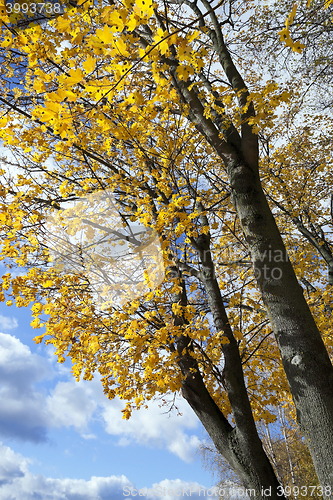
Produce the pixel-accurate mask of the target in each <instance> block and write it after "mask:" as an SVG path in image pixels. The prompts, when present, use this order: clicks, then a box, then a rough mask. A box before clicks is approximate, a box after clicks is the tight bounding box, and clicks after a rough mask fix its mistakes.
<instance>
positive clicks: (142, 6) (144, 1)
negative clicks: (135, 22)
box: [133, 0, 154, 17]
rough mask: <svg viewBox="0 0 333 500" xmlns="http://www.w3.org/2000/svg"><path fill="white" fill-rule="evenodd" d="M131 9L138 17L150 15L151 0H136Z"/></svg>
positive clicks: (151, 9) (152, 12)
mask: <svg viewBox="0 0 333 500" xmlns="http://www.w3.org/2000/svg"><path fill="white" fill-rule="evenodd" d="M133 11H134V12H135V14H137V15H138V16H140V17H151V16H152V15H153V14H154V9H153V1H152V0H136V2H135V5H134V8H133Z"/></svg>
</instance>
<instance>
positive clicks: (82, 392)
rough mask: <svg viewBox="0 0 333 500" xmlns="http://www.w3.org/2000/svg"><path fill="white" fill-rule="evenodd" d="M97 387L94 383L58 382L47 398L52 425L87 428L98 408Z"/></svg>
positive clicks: (78, 428)
mask: <svg viewBox="0 0 333 500" xmlns="http://www.w3.org/2000/svg"><path fill="white" fill-rule="evenodd" d="M95 388H96V384H93V383H91V384H90V385H89V384H87V383H84V382H79V383H78V382H74V381H71V382H58V383H57V385H56V387H55V389H54V390H53V391H51V395H50V396H48V397H47V400H46V406H47V410H48V412H49V414H50V417H51V422H52V425H53V426H55V427H69V426H74V427H75V428H76V429H77V430H79V431H80V430H84V429H86V428H87V426H88V423H89V421H90V420H91V418H92V416H93V414H94V412H95V411H96V409H97V402H96V395H95V394H94V392H95V391H94V389H95Z"/></svg>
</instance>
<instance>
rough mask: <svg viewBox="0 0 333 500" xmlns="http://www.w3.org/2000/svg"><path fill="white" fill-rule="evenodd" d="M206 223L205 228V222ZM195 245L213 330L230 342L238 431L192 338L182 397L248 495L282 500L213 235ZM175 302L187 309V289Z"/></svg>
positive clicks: (182, 360) (186, 343) (230, 384)
mask: <svg viewBox="0 0 333 500" xmlns="http://www.w3.org/2000/svg"><path fill="white" fill-rule="evenodd" d="M203 223H204V225H205V223H206V221H204V222H203ZM195 245H196V247H197V251H198V253H199V256H200V260H201V264H202V271H201V272H200V273H199V274H200V279H201V281H202V283H203V285H204V288H205V291H206V294H207V298H208V304H209V308H210V311H211V314H212V316H213V320H214V325H215V327H216V330H217V331H223V333H224V335H225V337H226V338H227V340H228V343H226V344H224V345H223V356H224V368H223V385H224V387H225V390H226V393H227V395H228V399H229V402H230V406H231V409H232V414H233V419H234V426H232V425H231V424H230V423H229V421H228V420H227V418H226V417H225V416H224V415H223V413H222V411H221V410H220V408H219V407H218V405H217V404H216V403H215V401H214V400H213V399H212V397H211V396H210V394H209V392H208V390H207V387H206V385H205V383H204V381H203V378H202V375H201V373H200V369H199V366H198V363H197V361H196V359H195V358H194V357H192V355H191V354H192V349H191V339H190V338H189V337H187V336H181V337H180V338H179V339H178V342H177V350H178V354H179V358H178V359H179V361H178V364H179V366H180V368H181V371H182V373H183V375H184V381H183V386H182V393H183V396H184V398H185V399H186V401H187V402H188V403H189V404H190V406H191V408H192V409H193V410H194V412H195V413H196V415H197V416H198V418H199V419H200V421H201V422H202V424H203V425H204V427H205V429H206V431H207V432H208V434H209V435H210V437H211V439H212V441H213V443H214V444H215V447H216V449H217V450H218V451H219V452H220V453H221V455H222V456H223V457H224V458H225V459H226V460H227V461H228V463H229V464H230V466H231V467H232V468H233V470H234V471H235V472H236V474H237V475H238V477H239V479H240V481H241V482H242V484H243V486H244V487H245V488H246V489H249V490H251V491H250V492H249V493H248V495H249V496H250V497H252V496H254V495H255V496H256V497H259V498H263V499H264V498H270V499H278V498H281V489H280V488H279V487H280V483H279V481H278V479H277V477H276V475H275V472H274V469H273V467H272V465H271V463H270V461H269V459H268V457H267V455H266V453H265V451H264V449H263V446H262V443H261V440H260V438H259V435H258V431H257V428H256V425H255V422H254V418H253V414H252V410H251V405H250V401H249V397H248V393H247V390H246V386H245V381H244V374H243V368H242V362H241V358H240V354H239V348H238V345H237V342H236V339H235V337H234V335H233V333H232V330H231V327H230V323H229V320H228V317H227V314H226V311H225V307H224V304H223V300H222V295H221V291H220V288H219V286H218V283H217V280H216V278H215V272H214V264H213V261H212V258H211V252H210V236H209V235H206V236H204V235H202V236H201V237H200V244H199V243H198V240H197V241H196V242H195ZM175 300H176V301H177V302H178V301H179V302H180V303H181V304H182V305H183V306H185V305H186V304H187V297H186V290H185V286H184V284H183V292H182V294H181V295H180V296H178V297H177V298H176V299H175ZM174 322H175V325H176V326H179V325H181V324H185V323H186V320H185V319H184V318H182V317H179V316H178V317H175V319H174Z"/></svg>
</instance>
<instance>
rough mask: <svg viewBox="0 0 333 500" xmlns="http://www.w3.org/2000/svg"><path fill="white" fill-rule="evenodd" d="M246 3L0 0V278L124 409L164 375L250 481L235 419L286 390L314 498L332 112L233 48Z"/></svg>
mask: <svg viewBox="0 0 333 500" xmlns="http://www.w3.org/2000/svg"><path fill="white" fill-rule="evenodd" d="M57 5H58V4H57ZM255 7H256V2H251V1H247V2H242V1H232V2H224V1H221V2H219V3H214V2H209V1H207V0H203V1H202V2H201V3H200V4H198V3H197V2H195V1H194V2H191V1H190V0H185V1H183V0H182V1H177V0H172V1H168V0H164V1H161V2H153V1H152V0H136V1H133V0H125V1H124V2H113V3H112V4H111V5H110V4H107V3H104V2H103V1H102V0H101V1H96V2H93V1H92V0H88V1H81V2H78V3H77V4H74V3H69V4H67V5H66V6H65V11H64V12H62V11H61V9H60V8H59V7H54V11H52V9H51V12H50V16H49V17H50V20H49V22H47V23H43V24H39V23H38V22H36V23H35V24H30V25H28V27H27V28H26V27H25V24H26V22H27V19H28V20H31V19H32V18H33V16H34V13H33V12H26V13H24V12H23V13H22V12H21V11H19V12H17V13H10V12H9V10H10V9H8V7H6V5H5V4H4V3H3V4H2V8H1V9H2V10H1V16H2V34H3V38H2V43H1V59H2V60H1V63H2V65H1V73H0V78H1V82H2V88H3V93H2V95H1V97H0V102H1V105H2V109H3V113H2V118H1V120H0V127H1V130H0V136H1V139H2V141H3V144H4V145H5V146H6V148H7V149H8V150H10V152H11V153H10V154H8V155H7V159H4V160H3V170H2V184H1V186H2V187H1V196H2V211H1V219H2V224H3V226H2V243H3V244H2V258H3V259H4V260H5V262H7V263H8V266H9V267H11V266H14V265H16V266H21V267H23V268H24V269H25V273H20V274H19V275H17V274H16V275H15V274H14V275H11V273H10V272H8V273H7V274H5V275H4V276H3V277H2V295H1V299H2V300H6V298H5V296H6V295H7V296H9V300H8V301H7V304H8V305H11V303H12V301H13V300H15V302H16V305H17V306H19V307H21V306H29V305H30V304H32V312H33V316H34V320H33V322H32V325H33V326H34V327H35V328H39V327H45V329H46V333H43V334H42V335H40V336H38V337H37V338H36V341H37V342H40V341H41V340H42V339H43V338H45V341H46V342H47V343H51V344H53V345H54V346H55V348H56V353H57V354H58V357H59V361H60V362H61V361H63V360H64V356H69V357H70V359H71V360H72V363H73V374H74V376H75V377H76V378H79V377H80V376H81V375H82V376H83V377H84V378H85V379H87V380H89V379H91V378H92V377H93V375H94V373H95V372H96V371H98V372H99V374H100V375H101V379H102V383H103V385H104V389H105V393H106V395H107V396H108V397H109V398H110V399H112V398H114V397H116V396H117V397H120V398H121V399H123V400H125V401H126V402H127V403H126V408H125V410H124V417H125V418H128V417H129V416H130V413H131V411H132V410H133V409H134V408H140V407H141V406H143V405H145V403H146V401H148V400H150V399H152V398H153V397H158V396H159V395H162V396H163V395H165V394H168V393H170V392H177V391H181V393H182V395H183V397H184V398H185V399H186V400H187V401H188V403H189V404H190V406H191V407H192V408H193V410H194V411H195V413H196V414H197V416H198V417H199V419H200V420H201V422H202V424H203V425H204V427H205V429H206V430H207V432H208V434H209V435H210V436H211V438H212V440H213V442H214V445H215V447H216V449H217V450H218V451H219V453H221V455H222V456H223V457H224V458H225V459H226V460H227V461H228V463H229V464H230V466H231V467H232V468H233V470H234V471H235V473H236V474H237V475H238V477H239V478H240V481H241V482H242V484H243V485H244V486H245V487H246V488H251V489H252V488H253V489H254V490H255V492H256V495H257V496H258V497H263V496H264V494H263V491H264V490H267V489H270V488H271V494H270V495H268V496H269V497H270V498H278V497H279V498H281V497H282V496H283V492H282V491H281V489H280V488H279V481H278V478H277V477H276V474H275V472H274V469H273V467H272V464H271V462H270V460H269V458H268V457H267V454H266V453H265V451H264V449H263V445H262V442H261V440H260V437H259V435H258V432H257V428H256V424H255V422H256V420H259V419H263V420H264V421H266V422H267V423H268V422H270V421H272V420H274V418H275V417H274V414H272V413H271V411H270V410H269V408H270V407H271V406H272V405H275V404H277V403H278V401H279V400H280V399H281V398H282V399H285V398H286V397H289V396H288V394H291V395H292V397H293V400H294V403H295V406H296V410H297V419H298V424H299V427H300V429H301V431H302V433H303V435H304V437H305V440H306V442H307V444H308V446H309V449H310V452H311V455H312V458H313V461H314V464H315V467H316V470H317V473H318V477H319V479H320V482H321V484H322V486H323V487H324V494H325V495H326V496H327V497H330V496H331V489H330V488H332V487H333V484H332V477H331V474H332V473H331V471H332V464H333V433H332V429H333V390H332V389H333V369H332V365H331V362H330V358H329V354H330V353H331V350H332V337H331V331H332V329H331V315H330V312H331V305H330V293H331V289H330V287H331V278H330V276H331V273H330V266H331V260H330V259H331V249H332V244H331V233H330V227H331V226H330V225H331V222H332V221H331V219H330V207H329V205H328V203H327V202H328V200H329V198H330V196H331V192H332V186H331V176H330V170H331V161H332V158H331V153H330V139H331V136H332V123H331V121H330V119H329V117H327V116H317V115H315V114H314V113H313V112H310V111H307V107H306V105H305V104H304V106H303V107H302V106H301V99H300V82H299V81H296V82H294V81H287V78H286V79H285V81H275V80H273V79H267V75H266V74H265V69H266V68H265V60H266V59H265V58H266V52H265V50H264V48H263V49H262V55H261V56H260V61H261V68H259V67H258V64H257V60H258V59H256V58H254V57H253V56H252V52H251V50H249V51H247V49H246V44H245V43H243V41H244V40H243V37H244V33H246V30H248V31H247V33H246V34H247V36H250V35H251V29H252V28H251V26H252V24H251V22H250V20H251V15H252V14H253V13H254V11H255ZM287 14H288V12H287ZM29 16H30V17H29ZM23 21H24V22H23ZM22 23H23V24H22ZM23 28H24V29H23ZM294 48H295V47H294ZM284 50H286V48H285V49H284ZM289 50H290V48H289ZM295 50H296V53H297V50H298V49H297V47H296V49H295ZM300 116H301V117H304V116H306V117H307V118H306V126H304V125H302V124H301V125H300V123H299V117H300ZM318 198H319V199H318ZM314 201H315V204H314ZM154 242H155V243H154ZM154 245H155V246H154ZM152 246H153V247H154V250H151V249H152ZM159 246H160V248H161V250H159ZM123 249H125V250H126V252H123V251H122V250H123ZM128 256H129V258H128V259H127V257H128ZM126 259H127V260H126ZM125 261H126V265H125V264H123V265H122V263H123V262H125ZM161 262H162V264H161ZM327 266H328V268H329V272H328V274H327V272H326V268H327ZM139 268H141V269H142V272H141V271H139ZM324 269H325V271H323V270H324ZM140 272H141V274H140ZM114 273H116V275H117V276H118V278H117V279H115V278H114ZM121 273H123V274H121ZM161 275H162V278H161ZM119 276H120V278H119ZM121 276H122V277H121ZM121 280H122V281H121ZM133 290H134V291H133ZM325 344H326V347H325ZM289 391H290V393H289Z"/></svg>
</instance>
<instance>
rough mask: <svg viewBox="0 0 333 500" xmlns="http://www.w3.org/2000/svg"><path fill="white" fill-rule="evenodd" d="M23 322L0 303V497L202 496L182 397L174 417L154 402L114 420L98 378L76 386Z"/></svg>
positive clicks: (198, 429) (25, 318) (204, 481)
mask: <svg viewBox="0 0 333 500" xmlns="http://www.w3.org/2000/svg"><path fill="white" fill-rule="evenodd" d="M1 270H3V273H1V274H4V272H6V271H5V269H4V268H3V267H2V268H1ZM30 321H31V318H30V310H29V309H23V308H22V309H18V308H15V306H11V307H8V306H6V305H5V304H3V303H2V304H0V332H1V333H0V441H1V444H0V500H17V499H22V500H30V499H31V500H32V499H34V500H36V499H43V500H58V499H66V500H109V499H110V500H118V499H120V498H139V495H137V497H135V496H134V495H133V496H132V495H129V494H128V492H129V491H130V490H129V489H128V488H134V489H136V490H139V489H143V490H142V491H141V493H143V492H146V489H147V488H150V489H151V491H150V492H149V498H154V499H155V498H163V500H175V499H176V498H179V497H180V496H181V497H183V496H185V497H186V496H187V494H188V493H189V492H190V493H191V494H190V496H191V498H192V499H196V498H199V495H198V488H199V486H201V487H203V488H206V489H207V490H206V491H205V493H207V495H205V496H206V497H207V496H208V494H209V493H211V492H210V491H209V490H208V488H210V487H211V486H212V483H213V480H212V477H211V474H210V473H209V472H207V471H205V470H204V469H203V468H202V465H201V461H200V457H199V456H198V454H197V447H198V445H199V443H200V441H201V440H203V439H204V434H203V430H202V426H201V424H200V423H199V421H198V419H197V418H196V416H195V415H194V413H193V411H192V410H191V408H190V407H189V406H188V405H187V403H186V402H185V401H184V400H182V399H179V400H178V403H177V404H178V408H179V410H180V412H181V413H182V416H177V415H176V412H175V413H172V414H165V413H164V412H165V409H164V408H161V407H160V406H159V403H158V402H155V403H152V404H150V405H149V409H148V410H140V411H139V412H135V413H134V414H133V417H132V418H131V419H130V420H128V421H125V420H123V419H122V414H121V409H122V408H123V406H122V403H121V402H120V401H119V400H115V401H108V400H107V399H106V397H105V396H104V395H103V391H102V388H101V384H100V382H99V380H98V379H94V380H93V381H90V382H85V381H81V382H79V383H77V382H76V381H75V380H74V378H73V377H72V375H71V373H70V363H69V362H66V363H64V364H63V365H59V364H57V362H56V356H54V354H53V351H52V348H51V347H50V346H45V345H44V344H40V345H35V343H34V342H33V341H32V339H33V337H34V336H35V335H36V330H33V329H32V328H31V327H30ZM37 333H39V332H37ZM125 486H127V489H126V490H123V488H124V487H125ZM191 486H192V490H191V491H190V490H189V489H188V488H190V487H191ZM183 488H185V494H184V495H183ZM135 492H136V491H135V490H133V493H135ZM186 492H187V493H186ZM124 493H127V496H125V495H124ZM137 493H138V494H139V492H137ZM168 493H169V494H168ZM172 493H173V494H172ZM180 493H181V495H180ZM141 497H142V495H141ZM200 498H203V491H202V492H201V495H200ZM210 498H211V497H210Z"/></svg>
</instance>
